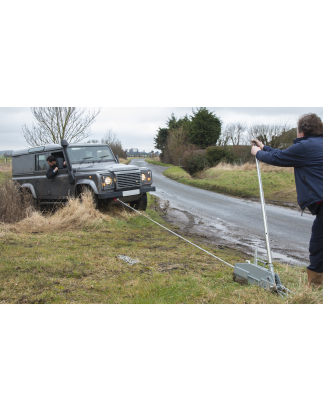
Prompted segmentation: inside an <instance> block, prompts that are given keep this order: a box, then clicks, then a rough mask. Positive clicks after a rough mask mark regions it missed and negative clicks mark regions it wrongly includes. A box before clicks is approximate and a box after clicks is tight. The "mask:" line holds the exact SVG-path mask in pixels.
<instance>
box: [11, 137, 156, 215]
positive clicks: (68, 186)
mask: <svg viewBox="0 0 323 411" xmlns="http://www.w3.org/2000/svg"><path fill="white" fill-rule="evenodd" d="M50 155H52V156H54V157H55V158H56V165H57V167H58V172H57V173H56V175H55V177H54V178H51V179H49V178H47V177H46V172H47V168H48V164H47V161H46V159H47V157H48V156H50ZM64 163H65V164H66V165H65V166H64ZM12 176H13V178H12V179H13V180H14V181H16V182H17V183H18V184H19V185H20V186H21V189H22V190H28V191H30V193H31V194H32V196H33V198H34V200H35V202H36V203H38V204H39V205H42V204H49V203H53V202H64V201H66V200H68V198H70V197H77V196H80V194H82V192H84V191H86V190H89V191H90V192H91V194H92V196H93V200H94V203H95V204H96V205H97V204H98V203H109V202H111V201H113V199H114V198H120V200H121V201H123V202H125V203H130V205H131V206H132V207H134V208H135V209H137V210H146V208H147V192H149V191H155V190H156V189H155V187H153V186H152V182H153V180H152V172H151V170H149V169H148V168H146V167H140V168H139V167H137V166H133V165H125V164H120V163H119V159H118V157H117V156H115V155H114V154H113V152H112V150H111V148H110V147H109V146H108V145H107V144H82V143H78V144H68V142H67V141H66V140H62V141H61V145H59V144H49V145H44V146H41V147H32V148H27V149H23V150H15V151H14V152H13V153H12Z"/></svg>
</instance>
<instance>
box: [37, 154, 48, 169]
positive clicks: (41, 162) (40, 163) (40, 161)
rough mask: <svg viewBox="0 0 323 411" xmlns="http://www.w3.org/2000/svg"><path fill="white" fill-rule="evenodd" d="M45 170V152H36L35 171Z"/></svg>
mask: <svg viewBox="0 0 323 411" xmlns="http://www.w3.org/2000/svg"><path fill="white" fill-rule="evenodd" d="M43 170H47V161H46V154H38V155H36V156H35V171H43Z"/></svg>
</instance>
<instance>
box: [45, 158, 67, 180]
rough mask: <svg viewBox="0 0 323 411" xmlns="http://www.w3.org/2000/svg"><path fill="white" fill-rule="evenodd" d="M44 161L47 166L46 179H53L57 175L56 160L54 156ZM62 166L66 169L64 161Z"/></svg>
mask: <svg viewBox="0 0 323 411" xmlns="http://www.w3.org/2000/svg"><path fill="white" fill-rule="evenodd" d="M46 161H47V163H48V165H49V168H48V169H47V173H46V177H47V178H54V177H55V176H56V175H57V172H58V167H57V158H56V157H54V156H48V157H47V158H46ZM63 166H64V167H66V161H64V163H63Z"/></svg>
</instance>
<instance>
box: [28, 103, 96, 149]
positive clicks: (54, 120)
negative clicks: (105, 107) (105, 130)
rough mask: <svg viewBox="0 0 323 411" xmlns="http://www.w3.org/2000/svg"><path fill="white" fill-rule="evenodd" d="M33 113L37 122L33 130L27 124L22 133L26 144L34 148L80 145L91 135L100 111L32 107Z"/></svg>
mask: <svg viewBox="0 0 323 411" xmlns="http://www.w3.org/2000/svg"><path fill="white" fill-rule="evenodd" d="M31 112H32V114H33V116H34V118H35V120H36V125H35V124H34V123H33V124H32V127H31V129H29V128H28V127H27V125H26V124H23V126H22V133H23V136H24V138H25V140H26V142H27V143H28V144H29V145H30V146H32V147H34V146H41V145H44V144H49V143H56V144H57V143H60V141H61V140H67V141H68V142H69V143H78V142H79V141H82V140H84V139H85V138H88V137H89V136H90V135H91V125H92V124H93V123H94V121H95V118H96V117H97V115H98V114H99V113H100V110H98V111H93V113H91V112H86V109H83V108H77V107H32V108H31Z"/></svg>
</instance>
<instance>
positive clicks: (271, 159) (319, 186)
mask: <svg viewBox="0 0 323 411" xmlns="http://www.w3.org/2000/svg"><path fill="white" fill-rule="evenodd" d="M293 142H294V144H293V145H292V146H291V147H289V148H287V149H286V150H277V149H275V148H272V147H268V146H264V148H263V150H262V151H261V150H260V151H258V152H257V155H256V157H257V159H258V160H259V161H263V162H264V163H267V164H272V165H274V166H280V167H295V168H294V174H295V184H296V191H297V201H298V204H299V205H300V207H301V209H302V210H303V209H304V208H305V207H308V206H309V205H311V204H314V203H317V202H318V201H323V136H305V137H302V138H295V139H294V140H293Z"/></svg>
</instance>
